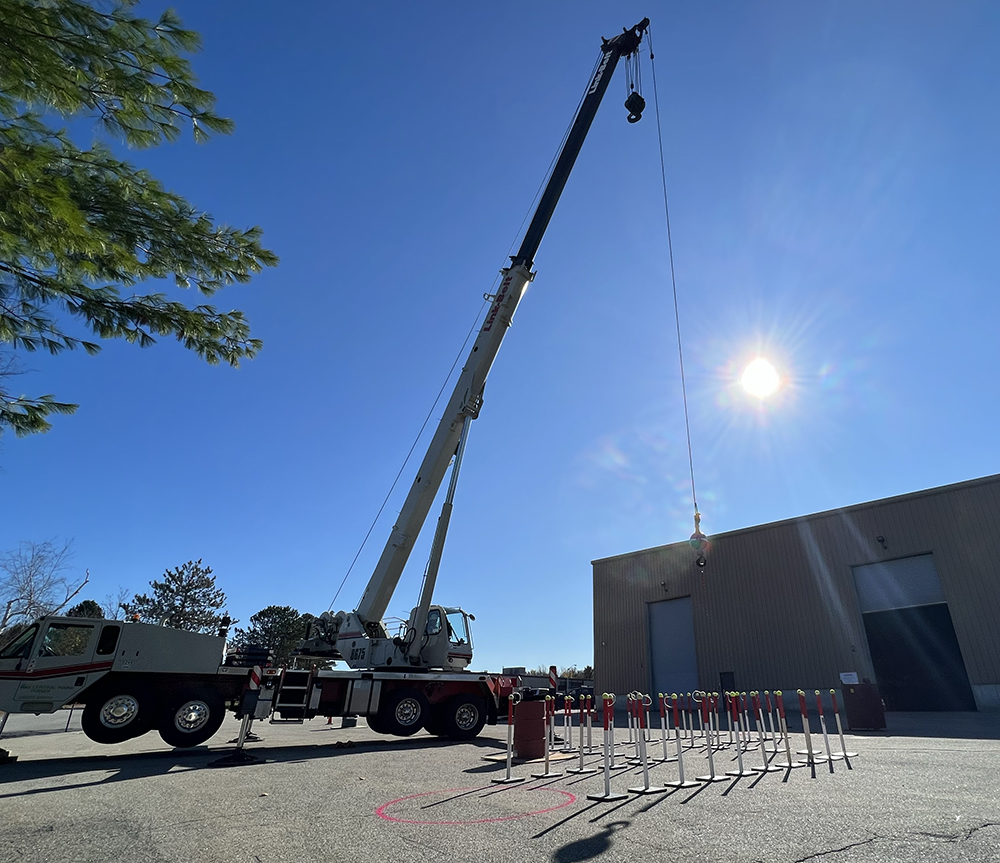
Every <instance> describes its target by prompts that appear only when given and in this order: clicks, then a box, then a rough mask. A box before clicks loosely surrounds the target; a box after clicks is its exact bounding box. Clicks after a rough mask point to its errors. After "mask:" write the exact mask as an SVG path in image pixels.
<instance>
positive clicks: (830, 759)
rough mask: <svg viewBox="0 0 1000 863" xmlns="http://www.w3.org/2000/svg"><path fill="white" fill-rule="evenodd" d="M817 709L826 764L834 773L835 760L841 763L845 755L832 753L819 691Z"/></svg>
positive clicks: (817, 692)
mask: <svg viewBox="0 0 1000 863" xmlns="http://www.w3.org/2000/svg"><path fill="white" fill-rule="evenodd" d="M816 709H817V710H819V727H820V731H822V732H823V748H824V749H826V763H827V764H828V765H830V772H831V773H833V762H834V759H836V760H837V761H839V760H840V759H841V758H843V757H844V756H843V755H836V756H835V755H834V754H833V753H832V752H831V751H830V737H829V735H828V734H827V733H826V717H825V716H824V715H823V699H822V698H820V696H819V690H818V689H817V690H816Z"/></svg>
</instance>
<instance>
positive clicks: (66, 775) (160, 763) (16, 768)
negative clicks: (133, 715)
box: [0, 736, 495, 800]
mask: <svg viewBox="0 0 1000 863" xmlns="http://www.w3.org/2000/svg"><path fill="white" fill-rule="evenodd" d="M456 746H472V747H475V748H477V749H483V748H485V749H494V748H495V745H494V741H491V740H489V739H488V738H487V739H476V740H470V741H465V742H463V743H461V744H456V743H454V742H452V741H448V740H441V739H439V738H437V737H427V736H421V737H416V738H413V737H405V738H404V737H393V738H378V739H361V740H356V741H354V740H338V741H337V745H334V744H333V742H331V744H327V745H324V744H296V745H288V746H262V745H260V744H254V745H253V746H252V747H247V749H246V752H247V753H248V754H249V755H252V756H253V757H254V758H255V759H256V760H254V761H250V762H247V763H246V764H245V765H243V769H253V768H262V767H264V768H266V767H267V765H269V764H289V763H296V762H305V761H316V760H318V759H321V758H341V757H349V756H351V755H355V754H363V753H372V752H388V753H403V752H410V751H418V750H431V749H440V748H445V747H450V748H454V747H456ZM232 751H233V747H231V746H212V747H211V748H210V747H208V746H195V747H192V748H191V749H170V750H165V751H162V752H139V753H125V754H119V753H115V754H109V755H85V756H80V757H75V758H74V757H69V758H44V759H38V760H32V761H17V762H14V763H12V764H9V765H4V766H3V767H0V800H3V799H6V798H11V797H29V796H31V795H34V794H47V793H52V792H57V791H71V790H73V789H79V788H87V787H92V786H100V785H108V784H110V783H114V782H128V781H131V780H135V779H146V778H149V777H153V776H166V775H168V774H172V773H173V774H178V775H179V774H182V773H186V772H188V771H190V770H200V769H203V768H207V767H208V766H209V765H210V763H211V762H212V761H215V760H217V759H218V758H219V757H220V756H225V755H228V754H230V753H231V752H232ZM94 774H100V775H96V776H95V775H94ZM74 778H79V781H76V782H74V781H72V780H73V779H74ZM45 779H58V780H60V781H59V782H58V784H52V785H43V786H38V785H37V784H36V783H38V782H39V780H45ZM67 780H69V781H67ZM16 783H32V785H33V787H30V788H18V789H17V790H14V789H13V788H12V786H14V785H15V784H16Z"/></svg>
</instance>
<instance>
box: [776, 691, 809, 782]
mask: <svg viewBox="0 0 1000 863" xmlns="http://www.w3.org/2000/svg"><path fill="white" fill-rule="evenodd" d="M774 700H775V702H776V704H777V707H778V724H779V725H780V726H781V736H782V737H783V738H784V739H785V760H784V761H775V762H774V766H775V767H780V768H781V769H782V770H791V769H792V768H793V767H805V766H806V762H805V761H793V760H792V744H791V740H790V738H789V736H788V722H787V721H786V719H785V699H784V697H783V696H782V694H781V690H780V689H776V690H775V691H774Z"/></svg>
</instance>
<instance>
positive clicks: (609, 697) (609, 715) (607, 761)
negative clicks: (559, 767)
mask: <svg viewBox="0 0 1000 863" xmlns="http://www.w3.org/2000/svg"><path fill="white" fill-rule="evenodd" d="M603 701H604V793H603V794H588V795H587V799H588V800H597V801H599V802H601V803H608V802H610V801H612V800H625V799H627V798H628V795H627V794H612V793H611V769H612V766H613V765H612V761H613V760H614V748H615V747H614V734H615V723H614V706H615V696H614V693H608V692H605V693H604V696H603Z"/></svg>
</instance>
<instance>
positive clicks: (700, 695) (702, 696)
mask: <svg viewBox="0 0 1000 863" xmlns="http://www.w3.org/2000/svg"><path fill="white" fill-rule="evenodd" d="M710 699H711V696H710V695H709V694H708V693H707V692H695V693H694V703H695V704H700V705H701V713H700V718H701V728H702V731H703V732H704V734H705V752H706V753H707V755H708V775H707V776H695V779H697V780H698V781H699V782H725V781H726V777H725V776H722V775H721V774H718V773H716V772H715V755H714V753H713V752H712V749H713V746H712V733H711V730H710V729H711V725H710V723H709V721H708V710H709V701H710Z"/></svg>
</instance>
